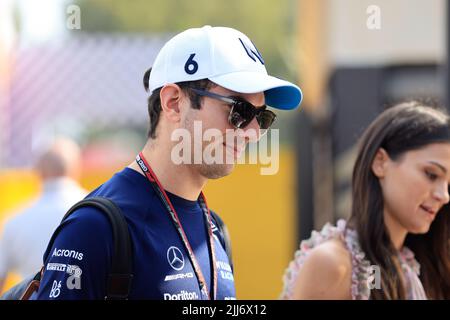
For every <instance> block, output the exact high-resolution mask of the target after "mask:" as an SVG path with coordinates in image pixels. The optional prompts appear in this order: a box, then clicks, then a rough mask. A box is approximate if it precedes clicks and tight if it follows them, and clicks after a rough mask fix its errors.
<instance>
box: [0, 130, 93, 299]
mask: <svg viewBox="0 0 450 320" xmlns="http://www.w3.org/2000/svg"><path fill="white" fill-rule="evenodd" d="M35 169H36V172H37V173H38V175H39V177H40V179H41V181H42V194H41V195H40V196H39V198H38V199H37V200H35V201H34V202H33V203H31V204H30V205H29V206H28V207H27V208H26V209H25V210H24V211H22V212H18V213H17V214H15V215H13V217H12V218H11V219H10V220H9V221H7V222H6V223H5V226H4V229H3V233H2V236H1V239H0V292H1V291H2V288H3V286H4V284H5V278H6V276H7V274H8V272H16V273H18V274H20V276H22V277H26V276H29V275H31V274H35V273H36V270H39V268H40V267H41V266H42V253H43V252H44V251H45V248H46V247H47V244H48V241H49V240H50V237H51V235H52V233H53V232H54V231H55V229H56V227H57V226H58V225H59V223H60V222H61V219H62V217H63V216H64V214H65V212H66V211H67V210H68V209H69V208H70V207H71V206H72V205H73V204H75V203H76V202H78V201H80V200H81V199H83V198H84V197H85V196H86V194H87V192H86V191H85V190H84V189H82V188H81V187H80V186H79V184H78V183H77V182H76V180H77V179H78V178H79V173H80V149H79V146H78V145H77V144H76V143H75V142H74V141H72V140H70V139H68V138H62V137H60V138H57V139H55V140H54V142H53V143H52V144H51V145H50V146H49V147H48V149H47V150H45V151H44V152H42V153H41V154H40V156H39V157H38V159H37V162H36V165H35Z"/></svg>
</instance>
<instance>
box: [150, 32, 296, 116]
mask: <svg viewBox="0 0 450 320" xmlns="http://www.w3.org/2000/svg"><path fill="white" fill-rule="evenodd" d="M200 79H209V80H211V81H212V82H214V83H216V84H218V85H220V86H222V87H224V88H226V89H229V90H232V91H236V92H240V93H257V92H264V94H265V99H266V104H267V105H269V106H271V107H274V108H278V109H284V110H289V109H295V108H297V106H299V105H300V103H301V101H302V91H301V90H300V88H299V87H298V86H296V85H294V84H292V83H290V82H288V81H285V80H281V79H278V78H275V77H272V76H270V75H268V74H267V70H266V67H265V66H264V60H263V58H262V56H261V54H260V53H259V51H258V49H256V46H255V45H254V44H253V43H252V42H251V40H250V39H249V38H248V37H247V36H246V35H245V34H243V33H242V32H240V31H238V30H235V29H232V28H226V27H211V26H204V27H202V28H193V29H188V30H186V31H183V32H181V33H179V34H177V35H176V36H174V37H173V38H172V39H170V40H169V41H168V42H167V43H166V44H165V45H164V46H163V48H162V49H161V51H160V52H159V53H158V56H157V57H156V59H155V62H154V64H153V66H152V71H151V73H150V79H149V89H150V92H152V91H153V90H155V89H158V88H160V87H162V86H164V85H166V84H168V83H176V82H182V81H194V80H200Z"/></svg>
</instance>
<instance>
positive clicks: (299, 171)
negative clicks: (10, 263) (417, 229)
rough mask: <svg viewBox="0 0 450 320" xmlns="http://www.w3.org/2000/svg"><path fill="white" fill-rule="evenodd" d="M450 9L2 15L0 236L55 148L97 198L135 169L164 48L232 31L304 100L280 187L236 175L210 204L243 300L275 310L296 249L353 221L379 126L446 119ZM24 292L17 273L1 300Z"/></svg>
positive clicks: (251, 172) (292, 120) (74, 4)
mask: <svg viewBox="0 0 450 320" xmlns="http://www.w3.org/2000/svg"><path fill="white" fill-rule="evenodd" d="M448 10H449V9H448V6H447V2H446V1H444V0H429V1H424V0H394V1H392V0H370V1H366V0H277V1H266V0H264V1H263V0H245V1H241V0H227V1H210V0H209V1H208V0H195V1H187V0H134V1H125V0H78V1H68V0H40V1H35V0H1V1H0V232H1V225H3V224H4V222H5V221H8V220H9V219H11V218H12V217H14V216H15V215H17V213H18V212H20V209H22V208H26V207H27V206H29V205H30V204H31V203H33V201H35V200H36V199H37V198H38V197H39V195H40V194H41V193H42V181H41V179H40V177H39V176H38V175H37V174H36V172H35V170H34V169H33V164H34V162H35V161H36V157H37V155H38V154H39V152H40V150H41V149H42V148H43V146H45V145H48V144H49V143H51V142H52V141H53V140H54V139H55V138H56V137H57V136H66V137H69V138H71V139H73V140H75V141H76V142H77V143H78V144H79V145H80V146H81V161H82V162H81V163H82V165H81V169H82V170H81V176H80V178H79V182H80V183H81V185H82V186H83V187H84V188H85V189H86V190H88V191H90V190H92V189H94V188H95V187H97V186H98V185H100V184H101V183H103V182H104V181H106V180H107V179H109V178H110V177H111V176H112V175H113V174H114V173H115V172H116V171H118V170H121V169H122V168H123V167H124V166H126V165H128V164H129V163H130V162H131V161H132V160H133V159H134V156H135V155H136V153H137V152H138V151H140V149H141V148H142V147H143V145H144V143H145V139H146V131H147V129H148V115H147V108H146V97H147V95H146V92H145V91H144V88H143V86H142V77H143V74H144V72H145V71H146V70H147V69H148V68H149V67H151V64H152V62H153V60H154V58H155V56H156V54H157V52H158V51H159V49H160V48H161V47H162V45H163V44H164V42H165V41H166V40H168V39H169V38H170V37H171V36H173V35H174V34H176V33H178V32H180V31H182V30H184V29H187V28H191V27H200V26H203V25H205V24H209V25H213V26H218V25H223V26H229V27H233V28H236V29H239V30H241V31H242V32H244V33H245V34H247V35H248V36H249V37H250V38H251V39H252V41H253V42H254V43H255V45H256V46H257V47H258V49H259V51H260V52H261V53H262V55H263V57H264V60H265V62H266V68H267V69H268V72H269V73H270V74H272V75H275V76H279V77H282V78H286V79H288V80H290V81H293V82H294V83H297V84H298V85H299V86H300V87H301V88H302V90H303V93H304V101H303V104H302V108H301V109H299V110H296V111H294V112H285V113H283V112H278V115H279V118H278V119H279V120H277V123H276V126H275V128H280V138H281V147H280V150H279V158H280V164H279V171H278V173H277V174H275V175H261V174H260V168H261V166H263V165H262V164H259V165H250V164H247V165H239V166H237V169H236V171H235V172H234V173H233V174H232V175H231V176H229V177H226V178H223V179H220V180H218V181H210V182H209V183H208V185H207V188H206V192H205V193H206V196H207V197H208V203H209V205H210V206H211V208H213V209H214V210H215V211H216V212H218V213H220V214H221V216H222V218H223V219H224V220H225V222H226V223H227V225H228V227H229V229H230V233H231V240H232V243H233V256H234V263H235V281H236V288H237V297H238V298H239V299H276V298H277V297H278V296H279V294H280V292H281V289H282V276H283V273H284V270H285V269H286V267H287V265H288V262H289V261H290V260H291V259H292V258H293V254H294V251H295V250H296V248H297V247H298V243H299V241H300V240H301V239H305V238H307V237H309V235H310V233H311V230H312V229H316V228H321V227H322V226H323V225H324V224H325V223H326V222H334V221H336V219H338V218H341V217H343V218H345V217H347V216H348V214H349V213H350V202H349V192H350V175H351V170H352V165H353V161H354V145H355V142H356V141H357V138H358V136H359V135H360V134H361V132H362V130H363V129H364V128H365V127H366V126H367V124H368V123H369V122H370V121H371V120H373V118H374V117H375V116H376V115H377V114H378V113H379V112H381V111H382V110H383V109H384V108H386V107H387V106H389V105H391V104H393V103H395V102H398V101H401V100H405V99H406V100H407V99H413V98H430V99H433V100H435V101H437V102H440V103H441V104H444V105H447V101H448V97H447V94H448V93H447V92H448V90H447V89H448V81H447V79H448V68H447V65H448V58H449V53H448V50H447V42H448V41H447V38H448V32H447V29H448V25H447V23H448ZM63 214H64V213H63V212H61V217H62V215H63ZM35 227H36V228H39V225H36V226H35ZM37 268H39V266H38V267H37ZM19 279H20V275H19V274H17V273H15V272H13V271H11V272H9V274H8V277H7V281H6V287H5V289H7V288H8V287H10V286H11V285H13V284H14V283H15V282H17V281H18V280H19Z"/></svg>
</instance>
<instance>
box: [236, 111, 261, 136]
mask: <svg viewBox="0 0 450 320" xmlns="http://www.w3.org/2000/svg"><path fill="white" fill-rule="evenodd" d="M261 135H262V134H261V130H260V127H259V124H258V121H257V120H256V117H255V118H253V119H252V121H250V123H249V124H248V125H247V126H246V127H245V128H243V129H241V130H240V136H242V137H244V138H245V140H246V141H247V142H258V141H259V139H261Z"/></svg>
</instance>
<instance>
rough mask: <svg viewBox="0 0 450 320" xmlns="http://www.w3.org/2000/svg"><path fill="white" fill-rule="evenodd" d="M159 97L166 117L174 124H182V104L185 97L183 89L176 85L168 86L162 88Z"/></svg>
mask: <svg viewBox="0 0 450 320" xmlns="http://www.w3.org/2000/svg"><path fill="white" fill-rule="evenodd" d="M159 97H160V100H161V110H162V112H163V114H164V116H165V117H166V118H167V119H169V120H170V121H172V122H180V120H181V112H180V110H181V108H180V104H181V101H182V97H183V92H182V90H181V88H180V87H179V86H177V85H176V84H167V85H165V86H164V87H162V89H161V91H160V94H159Z"/></svg>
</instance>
